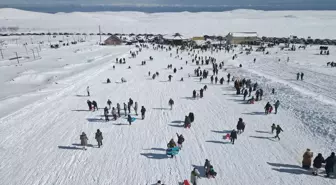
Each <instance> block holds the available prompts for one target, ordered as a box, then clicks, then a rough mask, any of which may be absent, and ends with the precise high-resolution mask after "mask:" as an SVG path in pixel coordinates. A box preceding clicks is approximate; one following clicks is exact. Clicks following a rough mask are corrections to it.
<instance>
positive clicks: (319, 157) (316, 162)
mask: <svg viewBox="0 0 336 185" xmlns="http://www.w3.org/2000/svg"><path fill="white" fill-rule="evenodd" d="M322 163H325V161H324V158H323V156H322V154H321V153H319V154H318V155H317V157H315V159H314V162H313V167H314V168H313V175H317V174H318V171H319V169H320V168H322Z"/></svg>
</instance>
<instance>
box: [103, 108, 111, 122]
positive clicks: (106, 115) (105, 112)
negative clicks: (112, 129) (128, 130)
mask: <svg viewBox="0 0 336 185" xmlns="http://www.w3.org/2000/svg"><path fill="white" fill-rule="evenodd" d="M108 113H109V111H108V108H107V107H105V108H104V116H105V121H110V119H109V117H108Z"/></svg>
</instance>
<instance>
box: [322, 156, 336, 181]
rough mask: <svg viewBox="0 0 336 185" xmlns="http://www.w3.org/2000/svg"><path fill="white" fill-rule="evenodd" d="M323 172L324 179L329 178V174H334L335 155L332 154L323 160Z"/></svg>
mask: <svg viewBox="0 0 336 185" xmlns="http://www.w3.org/2000/svg"><path fill="white" fill-rule="evenodd" d="M325 163H326V165H325V170H326V174H327V175H326V177H330V174H331V173H333V172H334V165H335V163H336V157H335V153H334V152H332V153H331V155H330V156H329V157H328V158H327V159H326V160H325Z"/></svg>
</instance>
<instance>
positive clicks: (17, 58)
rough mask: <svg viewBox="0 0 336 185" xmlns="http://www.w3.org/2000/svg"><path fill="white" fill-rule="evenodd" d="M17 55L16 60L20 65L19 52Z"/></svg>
mask: <svg viewBox="0 0 336 185" xmlns="http://www.w3.org/2000/svg"><path fill="white" fill-rule="evenodd" d="M15 55H16V60H17V61H18V64H20V61H19V56H18V54H17V52H15Z"/></svg>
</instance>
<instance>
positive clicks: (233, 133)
mask: <svg viewBox="0 0 336 185" xmlns="http://www.w3.org/2000/svg"><path fill="white" fill-rule="evenodd" d="M230 139H231V143H232V144H233V145H234V141H235V140H236V139H237V131H236V130H235V129H233V130H232V132H231V134H230Z"/></svg>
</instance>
